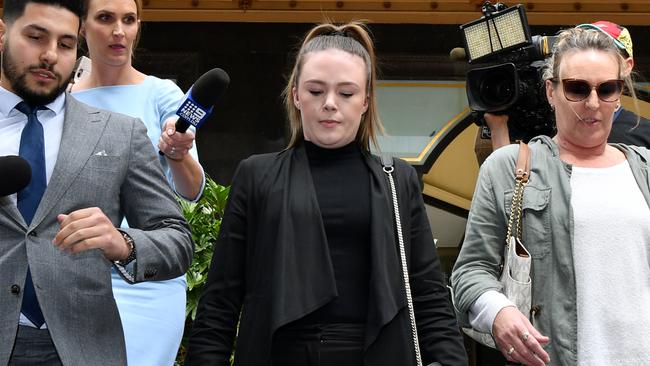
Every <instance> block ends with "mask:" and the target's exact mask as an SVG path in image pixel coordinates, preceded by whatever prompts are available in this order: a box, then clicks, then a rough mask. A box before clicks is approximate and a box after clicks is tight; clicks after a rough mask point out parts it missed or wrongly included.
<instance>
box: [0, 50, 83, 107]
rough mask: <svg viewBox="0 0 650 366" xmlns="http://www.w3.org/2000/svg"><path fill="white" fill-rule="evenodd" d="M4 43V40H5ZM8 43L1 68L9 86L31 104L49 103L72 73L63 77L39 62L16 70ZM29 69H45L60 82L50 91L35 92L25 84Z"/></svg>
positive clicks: (61, 89) (65, 84)
mask: <svg viewBox="0 0 650 366" xmlns="http://www.w3.org/2000/svg"><path fill="white" fill-rule="evenodd" d="M5 43H6V42H5ZM9 49H10V47H9V44H8V43H6V44H5V51H4V53H3V55H2V70H3V72H4V75H5V76H6V78H7V80H8V81H9V83H10V84H11V88H12V89H13V91H14V93H16V95H18V96H19V97H21V98H23V100H24V101H25V102H27V103H28V104H30V105H32V106H39V105H45V104H48V103H51V102H53V101H54V99H56V98H57V97H58V96H59V95H60V94H61V93H63V92H64V91H65V89H66V88H67V86H68V83H69V82H70V79H71V78H72V73H70V76H69V77H67V78H65V79H63V78H61V75H60V74H59V73H57V72H55V71H54V69H53V68H52V67H51V66H49V65H47V64H40V65H38V66H29V67H28V68H27V69H26V70H25V71H24V72H23V73H20V72H19V71H18V68H17V66H16V64H15V63H14V62H13V59H12V57H11V53H10V52H9ZM31 69H45V70H48V71H49V72H51V73H52V74H54V76H55V77H56V78H57V79H58V80H61V83H60V84H59V85H57V86H56V87H55V88H54V89H52V90H51V91H50V92H37V91H35V90H32V89H30V87H29V86H28V85H27V73H28V72H29V70H31Z"/></svg>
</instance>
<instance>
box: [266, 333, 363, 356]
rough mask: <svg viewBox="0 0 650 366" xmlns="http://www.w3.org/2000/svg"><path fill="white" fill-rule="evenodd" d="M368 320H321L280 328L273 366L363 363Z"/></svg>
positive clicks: (277, 334) (274, 341) (276, 336)
mask: <svg viewBox="0 0 650 366" xmlns="http://www.w3.org/2000/svg"><path fill="white" fill-rule="evenodd" d="M364 334H365V324H318V325H313V326H300V327H291V328H289V329H280V330H278V332H276V334H275V336H274V337H273V349H272V359H273V366H362V365H363V350H364Z"/></svg>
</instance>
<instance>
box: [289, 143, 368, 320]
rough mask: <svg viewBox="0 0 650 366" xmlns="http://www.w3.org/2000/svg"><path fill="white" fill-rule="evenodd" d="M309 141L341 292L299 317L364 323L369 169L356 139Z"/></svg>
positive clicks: (308, 148)
mask: <svg viewBox="0 0 650 366" xmlns="http://www.w3.org/2000/svg"><path fill="white" fill-rule="evenodd" d="M304 143H305V148H306V151H307V157H308V159H309V168H310V170H311V176H312V179H313V183H314V188H315V190H316V197H317V200H318V205H319V207H320V211H321V216H322V219H323V224H324V225H325V234H326V236H327V242H328V245H329V252H330V256H331V260H332V264H333V267H334V276H335V277H336V287H337V290H338V294H339V296H338V298H336V299H334V300H333V301H331V302H330V303H328V304H327V305H325V306H323V307H321V308H319V309H318V310H316V311H314V312H313V313H311V314H309V315H307V316H306V317H305V318H303V319H302V320H301V321H299V323H302V324H315V323H365V322H366V313H367V308H368V288H369V278H370V264H369V263H370V189H369V187H370V171H369V170H368V167H367V166H366V164H365V162H364V159H363V155H362V152H361V149H360V148H359V146H358V145H357V143H356V142H352V143H350V144H348V145H346V146H343V147H341V148H337V149H326V148H322V147H319V146H317V145H315V144H313V143H311V142H309V141H305V142H304Z"/></svg>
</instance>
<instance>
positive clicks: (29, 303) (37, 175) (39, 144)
mask: <svg viewBox="0 0 650 366" xmlns="http://www.w3.org/2000/svg"><path fill="white" fill-rule="evenodd" d="M16 109H17V110H19V111H20V112H23V113H24V114H26V115H27V125H26V126H25V128H24V129H23V133H22V135H21V136H20V152H19V155H20V156H21V157H22V158H23V159H25V160H27V162H29V165H30V166H31V167H32V180H31V182H29V185H28V186H27V187H25V188H24V189H23V190H22V191H20V192H18V210H19V211H20V213H21V214H22V215H23V218H24V219H25V222H26V223H27V225H28V226H29V224H30V223H31V222H32V219H33V218H34V214H35V213H36V209H37V208H38V204H39V203H40V202H41V197H43V193H44V192H45V187H47V180H46V177H45V143H44V141H43V140H44V138H43V125H41V122H40V121H39V120H38V117H37V116H36V112H37V111H38V110H39V109H44V108H43V107H32V106H30V105H29V104H27V103H26V102H20V103H18V105H16ZM21 312H22V313H23V314H24V315H25V316H26V317H27V319H29V320H30V321H31V322H32V323H34V325H36V326H37V327H39V328H40V327H41V325H43V323H45V319H44V318H43V313H42V312H41V307H40V306H39V305H38V299H37V298H36V292H35V291H34V283H33V282H32V275H31V273H30V271H29V268H27V279H26V280H25V289H24V294H23V306H22V309H21Z"/></svg>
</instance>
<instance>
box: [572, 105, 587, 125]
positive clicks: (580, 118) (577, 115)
mask: <svg viewBox="0 0 650 366" xmlns="http://www.w3.org/2000/svg"><path fill="white" fill-rule="evenodd" d="M568 106H569V109H571V112H573V114H575V115H576V117H578V119H579V120H580V121H582V122H584V121H585V120H584V119H582V117H580V115H579V114H578V112H576V111H575V109H573V107H572V106H571V103H568Z"/></svg>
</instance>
